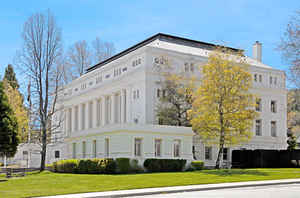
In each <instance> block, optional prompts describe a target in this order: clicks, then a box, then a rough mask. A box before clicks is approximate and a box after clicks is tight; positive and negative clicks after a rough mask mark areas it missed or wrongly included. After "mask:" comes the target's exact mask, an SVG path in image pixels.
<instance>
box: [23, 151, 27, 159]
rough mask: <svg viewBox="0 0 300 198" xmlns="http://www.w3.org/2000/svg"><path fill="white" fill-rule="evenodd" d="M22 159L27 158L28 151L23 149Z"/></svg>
mask: <svg viewBox="0 0 300 198" xmlns="http://www.w3.org/2000/svg"><path fill="white" fill-rule="evenodd" d="M23 160H28V151H23Z"/></svg>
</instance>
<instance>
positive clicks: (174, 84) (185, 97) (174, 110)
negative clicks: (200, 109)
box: [156, 66, 195, 127]
mask: <svg viewBox="0 0 300 198" xmlns="http://www.w3.org/2000/svg"><path fill="white" fill-rule="evenodd" d="M168 67H169V68H164V69H163V71H162V70H160V71H159V72H158V74H159V75H160V77H161V80H160V85H161V89H158V90H157V95H158V96H159V103H158V104H157V107H156V115H157V117H158V120H159V124H162V125H173V126H186V127H190V126H191V124H190V119H189V117H188V111H189V110H190V109H191V108H192V102H193V98H192V93H193V91H194V87H195V85H194V83H195V79H194V77H191V76H186V75H182V74H178V73H171V72H172V70H173V69H172V67H171V66H168ZM170 70H171V71H170Z"/></svg>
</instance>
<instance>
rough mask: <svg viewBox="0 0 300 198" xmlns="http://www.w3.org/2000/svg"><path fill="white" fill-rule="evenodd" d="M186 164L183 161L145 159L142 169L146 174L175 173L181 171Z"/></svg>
mask: <svg viewBox="0 0 300 198" xmlns="http://www.w3.org/2000/svg"><path fill="white" fill-rule="evenodd" d="M185 164H186V160H183V159H146V160H145V161H144V167H145V168H146V169H147V171H148V172H176V171H182V170H183V168H184V166H185Z"/></svg>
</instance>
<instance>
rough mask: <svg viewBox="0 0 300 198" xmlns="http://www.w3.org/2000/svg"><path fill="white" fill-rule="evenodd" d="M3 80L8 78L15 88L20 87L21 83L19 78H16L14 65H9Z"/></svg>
mask: <svg viewBox="0 0 300 198" xmlns="http://www.w3.org/2000/svg"><path fill="white" fill-rule="evenodd" d="M3 80H7V81H8V82H9V84H10V86H11V87H12V88H14V89H19V87H20V86H19V83H18V80H17V78H16V74H15V72H14V68H13V66H12V65H10V64H9V65H7V67H6V69H5V74H4V78H3Z"/></svg>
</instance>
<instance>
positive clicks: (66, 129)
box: [64, 109, 69, 136]
mask: <svg viewBox="0 0 300 198" xmlns="http://www.w3.org/2000/svg"><path fill="white" fill-rule="evenodd" d="M64 113H65V115H64V130H65V135H66V136H69V131H68V109H65V111H64Z"/></svg>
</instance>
